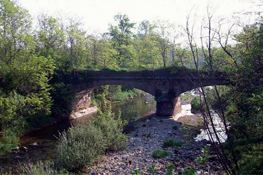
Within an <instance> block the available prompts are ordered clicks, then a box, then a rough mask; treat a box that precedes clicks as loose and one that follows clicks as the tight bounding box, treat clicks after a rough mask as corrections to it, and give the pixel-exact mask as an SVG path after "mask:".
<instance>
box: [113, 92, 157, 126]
mask: <svg viewBox="0 0 263 175" xmlns="http://www.w3.org/2000/svg"><path fill="white" fill-rule="evenodd" d="M155 108H156V101H155V100H154V97H153V96H152V95H150V94H146V95H143V96H140V97H136V98H134V99H131V100H129V101H126V102H125V103H122V102H119V103H114V104H113V105H112V111H113V112H114V113H118V111H120V112H121V117H122V119H124V120H126V121H128V122H133V121H135V120H137V119H139V118H141V117H143V116H145V115H146V114H147V113H149V112H152V111H155Z"/></svg>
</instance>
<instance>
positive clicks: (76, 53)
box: [0, 0, 263, 174]
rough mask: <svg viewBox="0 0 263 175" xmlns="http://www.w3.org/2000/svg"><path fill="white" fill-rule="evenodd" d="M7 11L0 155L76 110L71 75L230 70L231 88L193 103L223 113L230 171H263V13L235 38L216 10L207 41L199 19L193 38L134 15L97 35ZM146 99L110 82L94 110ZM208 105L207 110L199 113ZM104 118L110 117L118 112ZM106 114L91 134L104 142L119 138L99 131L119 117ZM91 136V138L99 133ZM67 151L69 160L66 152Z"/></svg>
mask: <svg viewBox="0 0 263 175" xmlns="http://www.w3.org/2000/svg"><path fill="white" fill-rule="evenodd" d="M0 7H1V9H0V11H1V13H0V44H1V49H0V155H1V154H5V153H6V152H10V151H11V150H12V148H14V147H16V146H17V145H19V143H20V140H19V138H20V136H21V135H23V134H24V133H26V132H27V131H29V130H32V129H34V128H37V127H41V126H43V125H44V124H46V123H49V122H51V121H53V120H55V119H57V118H60V117H61V116H66V115H68V114H69V112H70V108H69V106H70V104H69V101H70V99H72V97H73V96H74V93H73V89H72V87H71V86H70V85H69V83H68V82H70V77H71V76H70V75H72V73H77V72H78V70H82V69H90V70H101V69H108V70H126V71H135V70H146V69H148V70H155V69H158V68H164V67H169V66H174V67H175V69H176V66H182V67H184V68H191V69H196V70H197V71H201V70H204V71H209V72H210V73H211V75H212V76H213V73H214V72H215V71H224V72H230V73H231V77H230V80H229V81H231V85H230V86H228V88H227V90H225V89H223V88H220V87H219V88H217V87H215V89H214V91H208V92H206V90H205V89H203V88H202V89H201V94H202V95H203V98H202V99H203V101H200V104H199V101H198V100H195V101H194V102H193V103H195V105H196V106H197V109H201V110H203V111H204V110H205V109H206V114H207V116H208V119H209V109H210V108H214V109H215V110H218V111H219V112H220V113H221V117H222V118H223V120H224V124H225V127H226V130H227V135H228V142H227V143H226V144H223V143H222V144H219V145H216V144H214V148H215V149H216V150H217V153H218V155H219V157H220V158H221V159H220V160H221V161H220V162H221V163H222V166H223V167H224V168H225V170H226V173H228V174H231V173H232V174H240V173H241V174H260V173H261V174H262V173H263V169H262V167H263V158H262V156H261V155H262V152H263V142H262V140H263V138H262V136H263V117H262V115H263V112H262V111H263V106H262V99H263V87H262V86H263V78H262V77H263V71H262V70H263V57H262V55H263V54H262V52H263V51H262V46H263V22H262V21H263V19H262V17H261V16H259V18H258V19H257V22H255V23H254V24H250V25H244V26H243V30H242V31H240V32H238V33H236V34H235V35H231V32H232V31H231V29H232V28H230V29H229V30H228V31H227V32H226V33H222V30H220V29H221V28H223V26H222V25H223V24H222V23H221V22H222V20H219V22H218V24H219V26H213V25H212V24H214V22H216V21H213V20H214V18H213V17H212V15H211V14H209V13H208V15H207V21H206V23H204V24H202V29H201V31H202V32H201V36H196V35H195V34H194V33H192V27H193V26H191V23H190V16H188V17H187V23H186V26H184V27H183V28H184V32H179V31H176V30H173V28H171V27H170V26H172V25H171V24H169V23H168V22H164V21H155V22H150V21H142V22H141V23H140V24H139V25H138V27H137V28H136V25H135V23H133V22H131V21H130V19H129V17H128V16H126V15H122V14H118V15H116V16H115V17H114V19H115V24H112V25H110V26H109V29H108V32H106V33H103V34H100V35H93V34H88V33H87V32H86V31H85V30H84V28H83V25H82V23H81V21H80V20H78V19H77V18H70V17H69V18H67V19H66V20H65V19H63V20H62V19H61V18H59V17H54V16H50V15H48V14H39V16H38V17H37V19H36V20H35V21H37V24H36V25H32V22H33V19H32V17H31V16H30V14H29V12H28V11H27V10H26V9H24V8H23V7H22V6H21V5H20V4H19V3H18V2H17V1H13V0H0ZM171 31H172V32H171ZM205 32H207V34H206V33H205ZM171 33H174V35H173V36H172V35H171ZM211 33H212V35H211ZM181 35H185V37H186V38H188V41H187V45H183V44H182V43H175V40H176V39H177V38H176V36H181ZM171 38H173V39H171ZM196 38H201V41H200V42H201V44H200V45H198V44H197V43H196V40H197V39H196ZM229 38H232V40H233V44H229V42H228V41H229ZM138 94H140V93H139V92H136V91H135V90H133V89H128V88H125V87H121V86H105V87H101V88H98V89H96V90H95V91H94V92H93V97H94V99H95V101H94V102H93V104H94V105H101V106H103V103H105V101H107V100H108V101H124V100H127V99H129V98H132V97H133V96H137V95H138ZM185 98H187V97H185ZM209 102H211V103H212V105H210V104H208V103H209ZM201 103H203V104H204V106H205V107H204V108H202V107H200V105H201ZM108 115H109V116H108ZM103 116H104V118H107V117H110V116H111V115H110V114H105V115H103ZM102 118H103V117H100V120H97V121H96V122H97V124H96V122H93V124H92V125H94V128H92V127H90V128H89V129H88V130H90V133H93V132H95V131H96V133H101V135H97V136H98V137H99V136H101V138H104V137H108V136H109V137H110V135H108V136H105V135H104V134H105V133H103V132H106V131H103V130H104V129H105V128H104V127H103V128H100V127H99V126H100V125H103V126H104V125H105V126H106V125H107V122H109V123H110V122H111V121H112V122H113V120H109V121H107V120H105V119H102ZM107 119H110V118H107ZM117 121H118V122H119V120H117ZM114 122H115V120H114ZM118 122H117V123H118ZM228 123H229V125H230V127H228ZM112 124H113V123H112ZM114 126H115V125H114ZM117 126H118V124H117V125H116V127H117ZM98 128H99V129H98ZM228 128H229V129H228ZM106 129H110V128H107V127H106ZM115 129H116V128H115ZM73 130H74V131H73ZM84 130H85V129H79V130H78V129H77V128H74V127H73V129H70V130H69V131H68V133H63V134H62V137H61V139H62V140H63V139H64V141H61V142H60V143H59V144H60V145H61V146H63V144H64V146H65V147H66V146H67V144H68V143H67V142H70V141H69V140H67V139H72V140H74V139H73V138H70V137H69V136H68V135H70V133H71V132H72V133H71V134H72V136H73V135H74V134H76V135H78V133H77V132H84ZM74 132H76V133H74ZM107 132H109V133H110V132H113V133H115V132H116V133H118V136H120V137H116V138H118V139H120V140H119V141H118V143H120V144H121V145H122V144H124V142H122V141H123V140H125V136H123V135H121V134H120V132H121V131H120V130H118V129H116V130H108V131H107ZM83 137H85V135H83ZM86 137H87V138H89V139H91V138H92V137H93V135H92V134H90V135H87V136H86ZM93 139H95V138H93ZM84 140H85V139H84ZM97 140H100V139H99V138H97ZM106 140H107V139H106ZM104 141H105V140H104ZM62 142H63V143H62ZM76 143H77V142H76ZM118 143H116V142H113V140H107V143H105V148H104V147H103V148H104V149H102V148H101V149H102V150H103V151H105V149H115V148H116V149H117V148H119V146H118V145H116V144H118ZM85 144H90V143H89V142H85ZM110 144H112V145H110ZM101 146H104V144H101ZM73 147H74V146H73ZM72 150H73V151H74V149H73V148H72ZM102 150H100V151H98V154H101V153H102V152H103V151H102ZM61 151H62V152H61V160H62V159H63V151H66V148H65V150H61ZM76 156H77V154H76ZM85 157H86V156H85ZM86 158H87V159H88V157H86ZM92 158H93V157H92ZM76 159H78V158H76ZM71 160H72V161H73V160H74V159H71ZM90 160H91V158H90V159H88V160H86V161H85V162H89V161H90ZM65 162H67V161H66V159H65ZM224 162H225V163H224ZM65 164H66V163H65ZM73 165H74V164H72V166H73ZM81 165H83V164H81ZM72 168H73V167H72ZM70 169H71V168H70Z"/></svg>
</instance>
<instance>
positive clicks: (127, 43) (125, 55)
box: [108, 14, 135, 68]
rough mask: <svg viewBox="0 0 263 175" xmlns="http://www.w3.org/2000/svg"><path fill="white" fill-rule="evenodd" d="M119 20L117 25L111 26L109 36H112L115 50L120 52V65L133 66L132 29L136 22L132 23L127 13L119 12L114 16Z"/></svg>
mask: <svg viewBox="0 0 263 175" xmlns="http://www.w3.org/2000/svg"><path fill="white" fill-rule="evenodd" d="M114 19H115V21H117V22H118V25H117V26H113V25H111V26H110V29H109V33H108V34H109V36H110V37H111V43H112V46H113V48H114V49H115V50H117V52H118V57H117V61H118V64H119V65H120V67H123V68H128V67H131V64H130V63H131V62H132V61H133V60H132V59H133V56H134V55H133V54H134V49H133V46H132V44H131V43H132V36H133V33H132V29H133V28H134V25H135V23H131V22H130V19H129V18H128V17H127V16H126V15H121V14H118V15H116V16H115V17H114Z"/></svg>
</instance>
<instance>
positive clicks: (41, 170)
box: [20, 162, 69, 175]
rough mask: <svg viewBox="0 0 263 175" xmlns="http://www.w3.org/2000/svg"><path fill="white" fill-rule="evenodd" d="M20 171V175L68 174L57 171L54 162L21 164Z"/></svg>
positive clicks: (63, 171)
mask: <svg viewBox="0 0 263 175" xmlns="http://www.w3.org/2000/svg"><path fill="white" fill-rule="evenodd" d="M20 170H21V172H22V173H21V174H22V175H55V174H59V175H67V174H69V172H67V171H65V170H58V169H57V168H56V166H55V165H54V162H37V163H36V164H35V165H34V164H31V163H28V164H21V165H20Z"/></svg>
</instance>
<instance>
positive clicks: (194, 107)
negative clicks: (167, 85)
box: [191, 97, 202, 113]
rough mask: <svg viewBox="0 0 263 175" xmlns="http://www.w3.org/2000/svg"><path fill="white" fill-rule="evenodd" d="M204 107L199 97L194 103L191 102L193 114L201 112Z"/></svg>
mask: <svg viewBox="0 0 263 175" xmlns="http://www.w3.org/2000/svg"><path fill="white" fill-rule="evenodd" d="M201 109H202V106H201V103H200V99H199V98H198V97H195V98H194V99H193V100H192V101H191V112H192V113H196V112H198V111H201Z"/></svg>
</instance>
